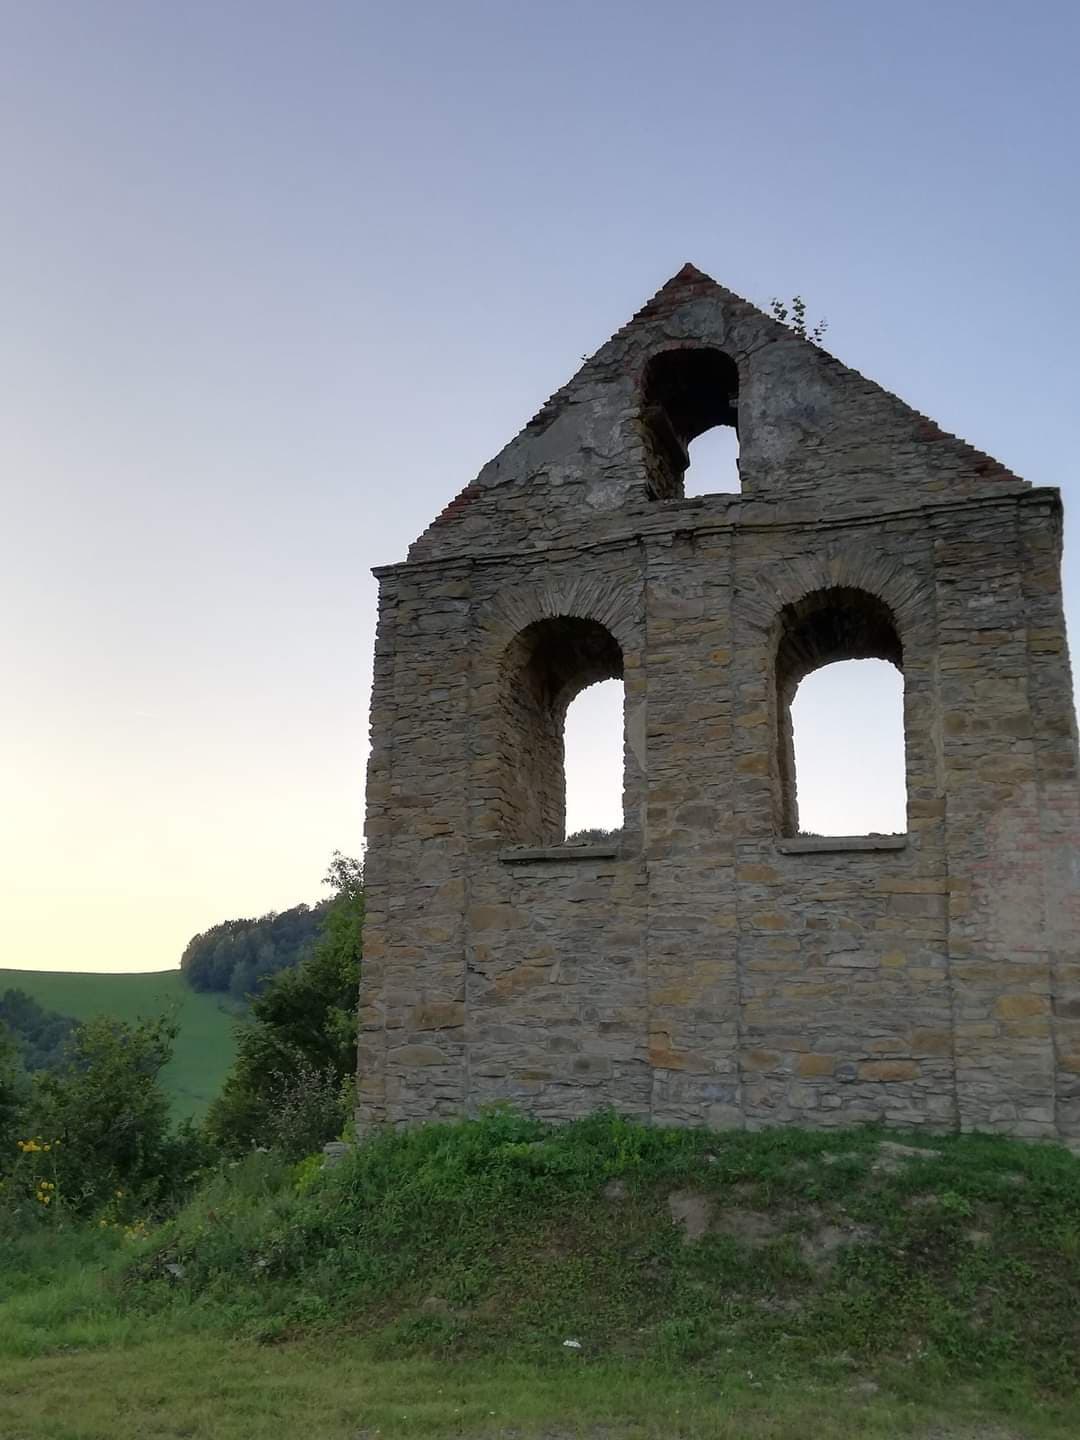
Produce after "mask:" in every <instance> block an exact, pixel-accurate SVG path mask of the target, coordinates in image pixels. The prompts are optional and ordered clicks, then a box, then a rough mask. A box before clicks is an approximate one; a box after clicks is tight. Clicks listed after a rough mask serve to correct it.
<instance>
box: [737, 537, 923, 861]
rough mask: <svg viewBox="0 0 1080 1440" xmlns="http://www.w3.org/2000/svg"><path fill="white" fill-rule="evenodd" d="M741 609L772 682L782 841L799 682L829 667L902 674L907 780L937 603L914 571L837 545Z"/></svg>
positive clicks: (748, 594) (774, 580) (780, 573)
mask: <svg viewBox="0 0 1080 1440" xmlns="http://www.w3.org/2000/svg"><path fill="white" fill-rule="evenodd" d="M736 605H737V609H738V610H739V612H740V614H741V617H742V620H743V623H744V625H745V626H746V627H747V628H748V629H749V631H750V632H751V634H753V632H755V631H756V632H757V635H758V637H759V640H760V645H761V652H762V655H763V657H764V658H765V660H766V663H767V665H768V666H769V670H770V674H771V677H772V678H771V685H770V695H769V702H770V708H771V710H772V725H773V734H774V744H773V751H772V760H771V765H770V771H771V775H772V788H773V821H774V828H775V830H776V832H777V833H778V834H780V835H793V834H795V833H796V832H797V830H798V810H797V804H796V775H795V752H794V734H793V727H792V719H791V703H792V700H793V699H794V697H795V692H796V690H797V689H798V686H799V684H800V682H801V681H802V680H803V679H804V678H805V677H806V676H807V675H809V674H811V673H812V672H813V671H815V670H817V669H819V668H821V667H823V666H825V665H828V664H831V663H833V662H834V661H838V660H854V659H879V660H886V661H888V662H890V663H891V664H893V665H895V666H896V667H897V669H898V670H899V671H900V673H901V675H902V676H903V677H904V681H905V712H906V713H905V725H904V734H905V757H904V758H905V775H907V774H908V772H909V769H910V765H911V757H910V749H911V746H910V735H909V725H908V723H907V700H908V698H909V697H908V693H907V691H908V685H907V682H908V676H909V673H910V666H909V660H910V658H911V656H912V655H915V656H917V655H918V654H919V653H920V651H924V652H925V651H926V650H927V649H928V647H932V644H933V617H932V596H931V594H930V591H929V587H928V586H926V585H924V584H923V583H922V582H921V581H920V579H919V577H918V575H917V574H915V572H913V571H912V570H911V569H910V568H909V567H907V566H904V565H902V564H900V563H899V562H897V561H895V560H893V559H892V558H891V557H889V556H885V555H882V554H881V553H880V552H877V551H875V550H872V549H870V548H869V547H865V548H864V547H862V546H851V545H848V546H844V547H834V548H831V549H828V550H824V551H822V552H820V553H818V554H817V555H813V556H806V557H802V558H800V559H799V560H797V561H795V562H784V563H782V564H778V565H774V566H767V567H765V568H764V570H763V572H762V574H760V575H759V576H758V577H756V579H755V582H754V584H753V585H752V586H749V587H747V588H745V589H743V590H740V591H739V592H738V593H737V595H736ZM908 788H909V793H910V785H909V787H908Z"/></svg>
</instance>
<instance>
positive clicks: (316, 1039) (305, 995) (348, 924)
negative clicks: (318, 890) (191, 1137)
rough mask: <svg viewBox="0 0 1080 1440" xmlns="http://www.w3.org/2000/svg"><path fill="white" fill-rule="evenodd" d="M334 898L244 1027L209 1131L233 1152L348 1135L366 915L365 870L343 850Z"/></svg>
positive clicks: (306, 1145)
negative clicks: (307, 947)
mask: <svg viewBox="0 0 1080 1440" xmlns="http://www.w3.org/2000/svg"><path fill="white" fill-rule="evenodd" d="M327 883H328V884H330V885H332V886H333V888H334V891H335V893H334V898H333V900H332V901H331V902H330V905H329V907H328V909H327V911H326V915H325V918H324V920H323V926H322V931H321V934H320V938H319V940H318V942H317V944H316V945H315V948H314V950H313V951H312V953H311V954H310V955H309V956H308V957H307V959H305V960H303V961H302V962H301V963H300V964H299V965H297V966H296V967H295V968H294V969H291V970H283V971H281V973H280V974H278V975H276V976H274V978H273V979H272V980H271V981H270V982H269V983H268V984H267V987H266V989H265V990H264V991H263V993H262V994H261V995H259V996H257V997H256V998H255V1000H254V1001H253V1003H252V1007H251V1008H252V1019H251V1021H250V1022H247V1023H244V1024H242V1025H240V1026H239V1027H238V1029H237V1055H236V1060H235V1062H234V1064H233V1068H232V1070H231V1071H230V1073H229V1075H228V1078H227V1079H226V1081H225V1086H224V1089H223V1090H222V1093H221V1095H220V1096H219V1097H218V1099H217V1100H216V1101H215V1102H214V1104H213V1105H212V1106H211V1107H210V1111H209V1114H208V1115H207V1118H206V1133H207V1135H208V1137H209V1138H210V1140H211V1141H212V1142H213V1143H214V1144H215V1145H216V1146H217V1147H218V1148H219V1149H220V1150H223V1151H224V1152H226V1153H227V1154H232V1155H239V1154H243V1153H244V1152H246V1151H248V1150H250V1149H252V1148H253V1147H255V1146H259V1145H264V1146H278V1147H280V1148H281V1149H282V1150H284V1152H285V1153H286V1154H287V1155H289V1156H292V1157H294V1158H299V1156H301V1155H304V1154H306V1153H308V1152H310V1151H312V1150H316V1149H318V1148H319V1146H321V1145H322V1144H324V1143H325V1142H326V1141H327V1140H333V1139H335V1138H336V1137H337V1136H338V1135H340V1134H341V1133H342V1131H343V1129H344V1128H345V1127H346V1126H347V1124H348V1120H349V1114H348V1111H349V1104H348V1102H347V1100H346V1098H345V1090H344V1088H343V1082H348V1081H351V1079H352V1077H353V1076H354V1075H355V1073H356V997H357V987H358V984H359V979H360V945H361V932H362V927H363V918H364V894H363V871H362V869H361V867H360V865H359V863H358V862H357V861H354V860H349V859H348V858H347V857H345V856H342V855H340V854H337V855H335V858H334V861H333V863H332V865H331V868H330V873H329V875H328V876H327Z"/></svg>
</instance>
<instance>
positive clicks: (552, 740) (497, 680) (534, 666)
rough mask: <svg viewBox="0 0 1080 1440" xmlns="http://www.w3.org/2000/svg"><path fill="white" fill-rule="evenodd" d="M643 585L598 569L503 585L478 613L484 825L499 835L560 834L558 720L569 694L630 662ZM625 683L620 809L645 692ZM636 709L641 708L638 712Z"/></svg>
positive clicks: (524, 838) (538, 841) (555, 837)
mask: <svg viewBox="0 0 1080 1440" xmlns="http://www.w3.org/2000/svg"><path fill="white" fill-rule="evenodd" d="M640 604H641V595H640V591H638V590H635V589H634V588H630V589H629V590H627V589H624V588H622V587H620V586H618V585H617V584H615V583H614V582H612V581H611V580H610V579H607V578H606V577H602V576H586V577H580V576H579V577H570V576H567V577H554V578H552V579H548V580H543V581H539V582H535V583H532V584H525V585H516V586H508V587H505V588H504V589H502V590H500V591H499V592H498V593H497V594H495V595H494V596H492V597H491V598H490V599H489V600H488V601H487V603H486V604H485V605H484V606H483V607H482V608H481V610H480V611H479V612H478V615H477V622H478V627H479V637H480V638H479V645H478V649H477V653H476V656H475V671H474V675H475V679H476V681H477V682H478V686H479V688H478V690H477V694H478V695H481V696H483V698H484V702H485V705H484V708H485V717H484V722H483V723H484V725H485V726H486V727H487V730H486V733H487V742H486V743H487V745H488V747H489V750H490V756H491V761H490V770H489V773H488V775H487V778H486V783H485V785H484V792H485V796H486V800H487V802H488V803H487V804H486V805H485V807H484V808H485V811H486V813H485V815H484V818H483V821H482V825H483V829H484V830H485V831H486V832H487V833H488V834H494V835H496V836H497V837H498V838H499V840H500V842H501V843H507V842H509V843H511V844H526V845H554V844H559V843H561V841H562V839H563V836H564V821H565V804H566V789H565V771H564V759H565V755H564V738H563V737H564V722H565V718H566V711H567V708H568V706H569V704H570V703H571V701H572V700H573V699H574V698H575V697H576V696H577V695H578V694H580V692H581V691H582V690H584V689H585V688H586V687H587V686H589V685H592V684H594V683H596V682H598V681H601V680H607V679H617V680H621V681H624V685H625V675H626V670H627V669H628V668H629V669H631V670H633V671H636V670H637V668H638V667H637V655H638V652H639V651H640V646H641V633H642V625H641V621H640V618H639V614H638V610H639V606H640ZM631 690H632V685H625V688H624V717H623V719H624V724H623V734H622V736H621V737H620V738H621V746H622V753H623V808H624V818H625V820H626V821H628V822H629V821H630V819H631V816H630V813H629V812H630V810H631V809H632V808H634V809H636V806H632V805H631V802H630V799H629V792H630V791H631V790H633V791H634V793H635V794H636V785H631V773H633V775H634V776H635V777H636V774H637V771H638V765H639V752H640V749H641V745H640V744H639V743H636V741H637V738H638V737H639V735H640V736H642V737H643V734H644V713H643V707H644V701H643V700H641V699H639V700H638V701H637V704H636V706H635V704H634V702H633V700H632V698H631ZM638 710H640V711H641V713H640V714H637V713H636V712H637V711H638Z"/></svg>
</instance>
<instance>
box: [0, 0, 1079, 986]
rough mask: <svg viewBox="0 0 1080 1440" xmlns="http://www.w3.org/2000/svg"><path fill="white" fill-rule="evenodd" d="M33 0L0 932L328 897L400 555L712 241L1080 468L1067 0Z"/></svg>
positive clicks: (1073, 27)
mask: <svg viewBox="0 0 1080 1440" xmlns="http://www.w3.org/2000/svg"><path fill="white" fill-rule="evenodd" d="M0 20H2V27H3V29H2V33H3V37H4V39H3V46H2V50H0V180H2V185H3V207H2V215H3V223H2V224H0V285H2V294H3V323H2V328H0V445H2V471H0V473H2V475H3V487H4V496H3V517H4V523H3V529H2V533H0V601H2V605H3V622H2V624H0V663H2V666H3V671H2V673H3V677H4V681H5V685H4V701H3V706H2V707H0V815H2V820H0V825H2V829H0V887H2V889H3V891H4V894H3V897H2V898H3V913H4V917H5V918H4V925H3V933H4V943H3V949H2V951H0V965H26V966H39V967H46V966H48V967H56V968H82V967H87V968H133V969H149V968H160V967H164V966H167V965H170V964H174V963H175V962H176V959H177V956H178V953H179V949H180V948H181V946H182V945H183V943H184V941H185V940H186V939H187V937H188V935H190V933H191V932H192V931H194V930H195V929H198V928H202V927H205V926H206V925H208V924H211V923H213V922H214V921H216V920H218V919H222V918H224V917H226V916H228V915H235V914H245V913H253V912H257V911H260V910H264V909H267V908H270V907H283V906H286V905H288V904H291V903H293V902H295V901H296V900H298V899H302V898H314V896H315V895H316V894H317V893H318V880H319V877H320V875H321V873H322V870H323V868H324V866H325V862H326V859H327V858H328V855H329V852H330V851H331V849H332V848H333V847H335V846H339V847H341V848H342V849H344V850H347V851H351V852H353V853H355V852H356V851H357V850H358V848H359V839H360V828H361V814H362V782H363V762H364V755H365V735H366V724H367V720H366V706H367V687H368V680H369V673H370V648H371V640H372V610H373V598H374V585H373V582H372V581H371V579H370V577H369V574H368V570H369V567H370V566H371V565H373V564H377V563H384V562H389V561H393V560H396V559H399V558H401V557H402V556H403V554H404V551H405V548H406V545H407V544H408V542H409V541H410V540H411V539H412V538H413V536H414V535H415V534H416V533H418V532H419V531H420V530H421V529H423V528H424V526H425V525H426V524H427V523H428V521H429V519H430V518H431V517H432V515H433V514H434V513H435V512H436V511H437V510H439V509H440V508H441V507H442V505H443V504H444V503H445V502H446V501H447V500H448V499H449V498H450V497H451V496H452V495H453V494H454V493H455V492H456V491H457V490H458V489H459V488H460V487H461V486H462V485H463V484H464V483H465V482H466V481H467V480H468V479H469V478H471V476H472V475H473V474H474V473H475V472H476V471H477V470H478V469H479V467H480V465H481V464H482V463H483V462H484V461H485V460H486V459H487V458H488V457H489V456H490V455H491V454H493V453H494V452H495V451H497V450H498V449H499V448H500V447H501V446H502V444H503V443H504V442H505V441H506V440H507V439H509V438H510V436H511V435H512V434H514V433H515V432H516V431H517V430H518V429H519V428H520V426H521V424H522V423H523V422H524V421H525V420H526V419H527V418H528V417H529V416H530V415H531V414H532V413H533V412H534V411H535V410H536V409H537V408H538V405H539V404H540V402H541V401H542V400H543V399H544V398H545V396H546V395H547V394H548V393H550V392H551V391H552V390H553V389H555V388H556V387H557V386H558V385H559V384H561V383H562V382H563V381H564V380H565V379H566V378H567V377H568V375H569V374H570V373H571V372H572V371H573V370H574V369H575V368H576V366H577V364H578V362H579V360H580V357H581V356H582V355H583V354H585V353H586V352H589V351H591V350H592V349H594V348H595V347H596V346H597V345H598V344H600V343H601V342H602V341H603V340H604V339H605V338H606V337H607V335H608V334H609V333H610V332H611V331H613V330H614V329H615V328H617V327H618V326H619V325H620V324H622V323H623V321H624V320H625V319H627V318H628V316H629V314H630V313H631V312H632V311H633V310H634V309H636V308H637V307H638V306H639V305H640V304H641V303H642V301H643V300H644V299H645V298H646V297H647V296H648V295H649V294H650V293H651V292H652V291H653V290H655V289H656V288H657V287H658V286H659V285H660V284H661V283H662V282H663V281H664V280H665V279H666V278H667V277H668V276H669V275H670V274H672V273H673V272H674V271H675V270H676V269H678V267H679V266H680V265H681V264H682V262H683V261H684V260H687V259H690V260H693V261H694V263H696V264H697V265H699V266H701V267H702V268H703V269H705V270H707V271H708V272H709V273H711V274H712V275H714V276H715V277H716V278H717V279H719V280H720V281H721V282H723V283H724V284H727V285H729V286H730V287H731V288H732V289H734V290H736V291H738V292H740V293H741V294H743V295H746V296H747V297H749V298H751V299H754V300H756V301H758V302H762V301H765V300H767V299H768V298H769V296H771V295H772V294H776V293H782V294H789V295H790V294H791V293H792V292H793V291H796V290H800V291H802V292H803V293H804V294H805V295H806V296H807V297H808V298H809V300H810V305H811V310H812V312H813V313H814V314H817V313H819V312H821V311H824V312H825V313H826V314H827V315H828V318H829V321H830V329H829V333H828V337H827V344H828V346H829V348H831V349H832V350H833V351H834V352H835V353H836V354H837V355H839V356H840V357H841V358H842V359H843V360H845V361H847V362H848V363H850V364H852V365H854V366H855V367H857V368H858V369H860V370H862V371H863V372H865V373H866V374H868V375H870V376H872V377H874V378H875V379H877V380H879V381H880V382H882V383H883V384H885V385H886V386H888V387H889V388H891V389H894V390H895V391H897V393H899V394H900V395H901V396H903V397H904V398H905V399H907V400H910V401H911V402H912V403H914V404H915V405H916V406H917V407H918V408H919V409H921V410H923V411H925V412H927V413H929V414H931V415H933V416H934V417H935V418H936V419H937V420H938V421H939V422H940V423H941V424H942V425H943V426H944V427H945V428H946V429H948V430H953V431H955V432H956V433H958V434H960V435H962V436H964V437H965V438H968V439H970V440H972V441H973V442H974V443H975V444H977V445H979V446H980V447H981V448H982V449H985V450H988V451H989V452H991V453H992V454H994V455H996V456H998V457H999V458H1000V459H1002V460H1004V461H1005V462H1006V463H1008V464H1009V465H1011V466H1012V467H1014V468H1015V469H1017V470H1018V471H1019V472H1020V473H1021V474H1023V475H1024V476H1025V477H1026V478H1028V479H1029V480H1031V481H1033V482H1035V483H1037V484H1052V485H1060V486H1061V487H1062V489H1063V490H1064V491H1065V499H1066V504H1067V505H1068V504H1069V502H1070V500H1072V501H1073V508H1074V509H1075V508H1077V506H1076V504H1075V502H1076V499H1077V498H1080V497H1077V496H1076V487H1075V483H1074V480H1073V474H1074V468H1075V458H1074V457H1075V456H1076V454H1077V452H1078V449H1080V446H1078V439H1080V437H1078V434H1077V431H1078V419H1077V416H1078V413H1080V412H1078V406H1077V402H1076V391H1077V380H1078V369H1077V362H1076V352H1077V346H1076V340H1075V330H1076V318H1075V317H1076V310H1077V306H1078V303H1080V301H1078V297H1077V290H1076V271H1077V263H1076V257H1077V255H1078V254H1080V235H1078V233H1077V232H1078V229H1080V225H1078V218H1080V203H1078V181H1077V160H1076V157H1077V141H1078V138H1080V136H1078V130H1080V123H1078V122H1080V100H1078V86H1077V83H1076V75H1077V71H1078V61H1080V54H1078V51H1080V46H1078V40H1080V10H1078V8H1077V7H1076V5H1075V4H1067V3H1039V0H1035V3H1028V4H1019V3H1000V0H999V3H992V0H990V3H987V0H984V3H976V0H961V3H944V4H943V3H941V0H938V3H934V4H927V3H908V4H905V5H903V6H898V5H885V4H867V3H865V0H862V3H854V0H852V3H847V4H841V3H814V4H809V5H808V4H806V3H792V0H785V3H769V0H765V3H758V4H752V5H750V4H744V5H732V4H726V3H716V0H714V3H687V4H683V5H678V6H661V5H658V4H655V3H647V4H646V3H614V0H598V3H593V4H589V3H581V0H579V3H576V4H569V3H565V0H548V3H545V4H543V5H537V4H534V3H524V0H522V3H515V0H503V3H477V0H459V3H456V4H452V5H451V4H446V3H434V0H427V3H407V0H406V3H400V4H386V3H379V4H374V3H363V0H353V3H341V4H333V3H322V0H304V3H300V0H295V3H288V4H284V3H272V0H260V3H246V0H216V3H201V0H194V3H192V0H185V3H183V4H175V3H166V0H137V3H135V0H84V3H58V0H34V3H33V4H29V5H28V4H25V3H12V0H4V3H0ZM1074 534H1076V530H1075V526H1073V528H1072V529H1070V531H1069V535H1070V537H1071V536H1072V535H1074ZM1074 549H1075V547H1074V546H1071V547H1070V549H1069V551H1068V553H1067V566H1068V571H1069V575H1070V581H1069V591H1068V593H1069V600H1070V609H1071V612H1072V615H1073V619H1074V622H1075V619H1076V616H1077V602H1078V600H1080V595H1078V591H1077V586H1076V579H1075V576H1076V566H1075V563H1073V562H1074V559H1075V557H1074V554H1073V550H1074ZM1073 628H1074V632H1076V628H1077V627H1076V625H1075V623H1074V627H1073ZM826 723H827V717H826Z"/></svg>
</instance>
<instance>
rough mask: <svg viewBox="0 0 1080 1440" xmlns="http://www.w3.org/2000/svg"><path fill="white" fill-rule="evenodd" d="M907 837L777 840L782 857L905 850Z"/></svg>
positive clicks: (833, 837) (881, 836)
mask: <svg viewBox="0 0 1080 1440" xmlns="http://www.w3.org/2000/svg"><path fill="white" fill-rule="evenodd" d="M907 841H908V837H907V836H906V835H788V836H785V837H784V838H783V839H782V840H777V842H776V848H777V850H779V851H780V854H781V855H822V854H831V853H834V852H836V851H844V850H903V849H904V848H905V846H906V845H907Z"/></svg>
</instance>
